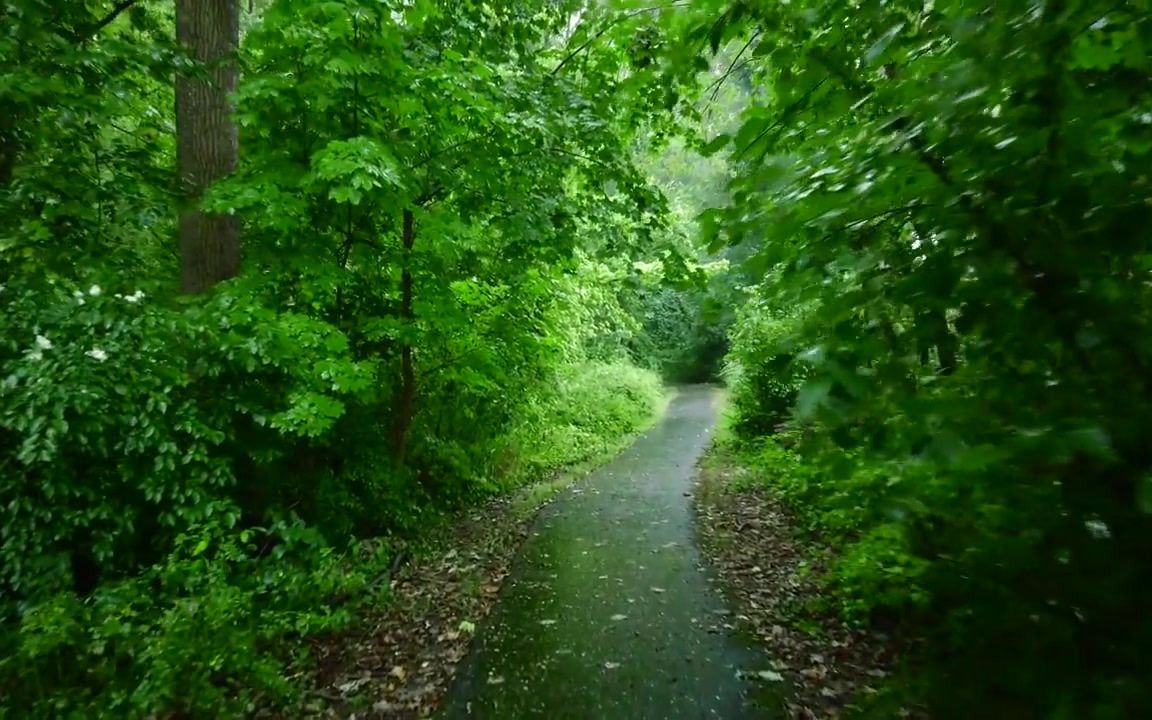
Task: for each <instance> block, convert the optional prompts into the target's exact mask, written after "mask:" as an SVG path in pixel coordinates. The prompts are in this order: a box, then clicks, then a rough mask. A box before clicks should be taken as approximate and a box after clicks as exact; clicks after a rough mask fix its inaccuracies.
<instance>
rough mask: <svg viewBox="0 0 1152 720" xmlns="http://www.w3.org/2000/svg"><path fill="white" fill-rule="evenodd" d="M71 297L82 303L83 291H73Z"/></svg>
mask: <svg viewBox="0 0 1152 720" xmlns="http://www.w3.org/2000/svg"><path fill="white" fill-rule="evenodd" d="M72 297H74V298H76V302H77V303H78V304H80V305H83V304H84V293H82V292H80V291H79V290H76V291H73V293H72Z"/></svg>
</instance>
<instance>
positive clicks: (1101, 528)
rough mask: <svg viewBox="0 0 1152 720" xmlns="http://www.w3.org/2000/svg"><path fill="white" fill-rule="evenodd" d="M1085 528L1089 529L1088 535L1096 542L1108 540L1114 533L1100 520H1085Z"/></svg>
mask: <svg viewBox="0 0 1152 720" xmlns="http://www.w3.org/2000/svg"><path fill="white" fill-rule="evenodd" d="M1084 527H1085V528H1087V530H1088V534H1089V535H1091V536H1092V537H1093V538H1095V539H1096V540H1107V539H1108V538H1110V537H1112V531H1111V530H1109V529H1108V526H1107V525H1105V524H1104V523H1103V522H1101V521H1099V520H1085V521H1084Z"/></svg>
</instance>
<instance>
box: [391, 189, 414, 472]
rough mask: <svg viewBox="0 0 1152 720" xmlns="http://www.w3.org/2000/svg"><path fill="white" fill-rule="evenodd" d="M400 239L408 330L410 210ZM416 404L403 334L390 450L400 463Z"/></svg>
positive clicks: (408, 341) (402, 312)
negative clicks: (402, 252) (397, 397)
mask: <svg viewBox="0 0 1152 720" xmlns="http://www.w3.org/2000/svg"><path fill="white" fill-rule="evenodd" d="M401 240H402V241H403V243H404V254H403V263H404V265H403V269H402V270H401V272H400V317H401V318H403V320H404V330H405V331H407V332H411V330H412V325H413V320H414V319H415V313H414V312H413V311H412V246H413V244H414V243H415V240H416V233H415V228H414V227H413V222H412V211H411V210H405V211H404V230H403V235H402V236H401ZM415 405H416V371H415V369H414V368H413V366H412V341H411V339H410V338H409V337H404V338H403V339H402V340H401V345H400V402H399V403H398V407H397V409H396V419H395V424H394V425H393V429H392V442H393V451H394V454H395V458H396V464H397V465H403V464H404V460H405V457H406V456H407V454H408V431H409V430H410V429H411V428H412V418H413V416H414V414H415V410H416V407H415Z"/></svg>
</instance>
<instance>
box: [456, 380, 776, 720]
mask: <svg viewBox="0 0 1152 720" xmlns="http://www.w3.org/2000/svg"><path fill="white" fill-rule="evenodd" d="M716 400H717V392H716V390H714V389H713V388H710V387H705V386H695V387H688V388H683V389H682V390H681V392H680V394H679V395H678V396H677V398H676V399H675V400H674V401H673V402H672V404H671V406H670V407H669V410H668V413H667V415H666V416H665V417H664V419H663V420H662V421H661V423H660V424H659V425H658V426H657V427H656V428H654V429H653V430H652V431H650V432H649V433H647V434H646V435H644V436H643V437H641V438H640V439H639V440H637V441H636V443H635V444H634V445H633V446H632V447H631V448H629V449H628V450H627V451H625V452H624V453H623V454H622V455H621V456H620V457H618V458H616V460H614V461H613V462H612V463H610V464H608V465H606V466H604V467H603V468H601V469H600V470H598V471H596V472H595V473H593V474H592V475H590V476H589V477H588V478H587V479H586V480H585V481H583V482H581V483H579V484H577V485H576V486H575V487H574V488H573V489H570V490H569V491H567V492H566V493H565V494H564V495H562V496H561V497H560V498H559V499H558V500H556V501H555V502H553V503H552V504H551V505H550V506H549V507H548V508H546V509H545V510H544V511H543V512H542V514H541V515H540V517H539V519H538V521H537V524H536V527H535V529H534V531H533V534H532V536H531V537H530V538H529V540H528V542H527V543H526V544H525V546H524V549H523V551H522V554H521V556H520V558H519V559H518V561H517V565H516V567H515V569H514V571H513V575H512V577H511V578H510V579H509V581H508V583H507V585H506V586H505V588H504V591H503V593H502V595H501V598H500V601H499V604H498V605H497V607H496V609H495V611H494V612H493V614H492V616H491V617H490V618H489V620H488V621H487V622H486V623H485V625H484V626H483V627H482V628H481V630H480V636H479V637H478V638H477V641H476V644H475V647H474V649H473V652H472V653H471V655H470V656H469V657H468V658H467V659H466V660H465V662H464V663H463V665H462V666H461V668H460V671H459V673H458V674H457V678H456V682H455V685H454V687H453V689H452V690H451V692H450V693H449V695H448V697H447V698H446V699H445V703H444V707H443V709H442V711H441V717H443V718H448V719H452V718H469V717H475V718H484V719H485V720H487V719H489V718H549V719H550V720H562V719H565V718H571V719H573V720H576V719H588V720H592V719H599V718H604V719H606V720H607V719H610V720H640V719H648V718H651V719H656V718H677V719H679V718H685V719H694V718H726V719H736V718H770V717H779V716H780V714H779V713H778V712H772V711H769V710H767V709H765V708H766V707H773V706H776V703H773V702H771V697H761V696H763V695H765V693H766V689H765V688H764V687H763V685H757V684H756V683H753V682H750V681H748V680H745V679H742V677H744V676H748V675H751V676H755V675H756V673H757V672H758V671H763V670H765V669H766V668H767V667H768V665H767V660H766V658H764V657H763V656H762V655H760V654H759V653H757V652H755V651H753V650H751V649H750V647H749V646H748V645H746V644H745V643H744V642H742V641H741V640H740V639H738V638H736V637H734V636H733V635H732V633H731V632H730V631H729V630H726V629H725V626H729V627H730V624H729V621H728V618H727V616H726V612H725V609H724V603H723V600H722V598H721V597H720V596H719V594H718V593H717V592H716V591H715V590H714V589H713V588H712V586H711V585H710V583H709V580H708V577H707V574H706V572H705V571H704V569H702V568H701V565H700V563H701V559H700V556H699V553H698V552H697V549H696V546H695V530H694V519H693V509H692V498H691V496H690V494H691V491H692V487H693V482H694V477H695V472H696V470H695V465H696V461H697V459H698V458H699V456H700V454H701V453H702V452H703V451H704V449H705V448H706V446H707V444H708V440H709V436H710V433H711V430H712V427H713V425H714V423H715V416H716V409H715V406H716Z"/></svg>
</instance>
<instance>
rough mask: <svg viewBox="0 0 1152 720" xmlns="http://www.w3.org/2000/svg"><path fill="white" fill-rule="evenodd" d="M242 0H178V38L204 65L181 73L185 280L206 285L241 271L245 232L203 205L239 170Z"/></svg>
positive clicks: (197, 287) (196, 288)
mask: <svg viewBox="0 0 1152 720" xmlns="http://www.w3.org/2000/svg"><path fill="white" fill-rule="evenodd" d="M239 36H240V4H239V2H238V0H176V40H177V42H178V43H180V44H181V45H183V46H184V47H185V48H186V49H187V50H188V54H189V55H190V56H191V57H192V59H193V60H195V61H196V62H197V63H198V64H199V65H200V67H198V68H197V69H196V71H194V72H192V73H190V74H181V75H177V77H176V136H177V145H176V166H177V171H178V173H179V176H180V190H181V192H182V194H183V195H184V202H185V203H186V204H185V205H184V207H183V208H182V210H181V213H180V257H181V272H180V286H181V289H182V290H183V291H184V292H186V293H198V292H203V291H204V290H207V289H208V288H210V287H212V286H213V285H215V284H216V283H218V282H220V281H221V280H227V279H228V278H230V277H233V276H235V275H236V273H237V272H239V271H240V232H239V226H238V224H237V222H236V218H234V217H233V216H231V215H207V214H205V213H203V212H201V211H200V209H199V207H198V204H199V201H200V199H201V197H202V196H203V195H204V191H205V190H207V189H208V187H209V186H210V185H212V183H214V182H215V181H217V180H219V179H220V178H222V177H224V176H225V175H227V174H229V173H230V172H232V171H233V170H234V169H235V168H236V157H237V153H238V140H237V131H236V123H235V121H234V119H233V117H232V106H231V103H230V101H229V98H228V96H229V94H230V93H232V92H234V91H235V90H236V79H237V69H236V61H235V54H236V48H237V45H238V43H239Z"/></svg>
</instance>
